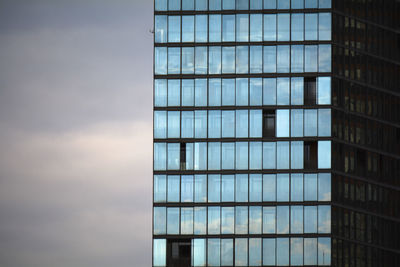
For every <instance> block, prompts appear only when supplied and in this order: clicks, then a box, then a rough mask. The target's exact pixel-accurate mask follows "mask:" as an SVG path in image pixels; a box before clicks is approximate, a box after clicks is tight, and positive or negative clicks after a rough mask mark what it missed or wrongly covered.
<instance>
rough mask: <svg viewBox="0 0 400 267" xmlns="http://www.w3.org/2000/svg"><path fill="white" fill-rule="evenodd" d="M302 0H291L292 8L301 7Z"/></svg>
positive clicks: (302, 4) (302, 5)
mask: <svg viewBox="0 0 400 267" xmlns="http://www.w3.org/2000/svg"><path fill="white" fill-rule="evenodd" d="M303 8H304V0H292V9H303Z"/></svg>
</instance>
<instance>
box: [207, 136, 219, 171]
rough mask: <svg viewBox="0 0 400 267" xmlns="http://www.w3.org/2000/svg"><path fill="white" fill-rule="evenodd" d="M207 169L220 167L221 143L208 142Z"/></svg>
mask: <svg viewBox="0 0 400 267" xmlns="http://www.w3.org/2000/svg"><path fill="white" fill-rule="evenodd" d="M208 169H209V170H220V169H221V143H220V142H210V143H208Z"/></svg>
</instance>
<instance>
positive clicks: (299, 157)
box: [290, 141, 304, 169]
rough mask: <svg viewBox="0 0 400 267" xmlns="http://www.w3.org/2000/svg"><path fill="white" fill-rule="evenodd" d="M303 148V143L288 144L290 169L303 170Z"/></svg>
mask: <svg viewBox="0 0 400 267" xmlns="http://www.w3.org/2000/svg"><path fill="white" fill-rule="evenodd" d="M303 156H304V146H303V141H294V142H291V143H290V158H291V161H290V167H291V168H292V169H303V168H304V164H303Z"/></svg>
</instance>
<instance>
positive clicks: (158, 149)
mask: <svg viewBox="0 0 400 267" xmlns="http://www.w3.org/2000/svg"><path fill="white" fill-rule="evenodd" d="M166 161H167V144H165V143H154V170H155V171H158V170H165V169H166V166H167V165H166Z"/></svg>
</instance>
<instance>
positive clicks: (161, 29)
mask: <svg viewBox="0 0 400 267" xmlns="http://www.w3.org/2000/svg"><path fill="white" fill-rule="evenodd" d="M154 42H156V43H166V42H167V16H155V35H154Z"/></svg>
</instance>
